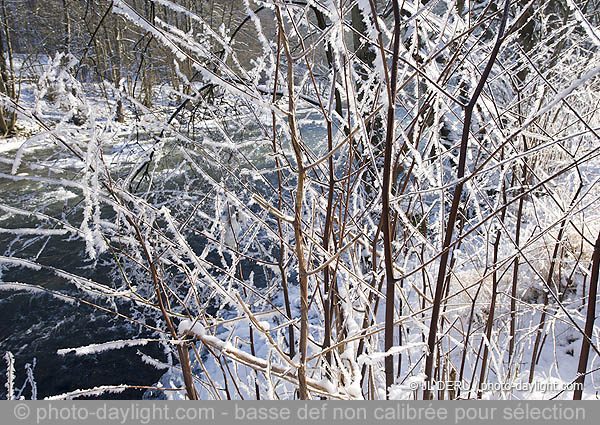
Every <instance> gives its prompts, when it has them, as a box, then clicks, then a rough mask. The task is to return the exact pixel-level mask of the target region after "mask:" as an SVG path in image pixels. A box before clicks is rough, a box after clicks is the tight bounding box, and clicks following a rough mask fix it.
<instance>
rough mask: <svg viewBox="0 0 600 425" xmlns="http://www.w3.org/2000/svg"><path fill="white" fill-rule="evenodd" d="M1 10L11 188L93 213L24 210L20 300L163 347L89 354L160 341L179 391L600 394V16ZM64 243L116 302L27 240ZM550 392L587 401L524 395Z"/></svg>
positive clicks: (325, 8) (263, 8)
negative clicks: (147, 334) (101, 274)
mask: <svg viewBox="0 0 600 425" xmlns="http://www.w3.org/2000/svg"><path fill="white" fill-rule="evenodd" d="M3 3H4V2H3ZM50 3H52V7H50ZM4 7H5V8H8V9H11V13H10V14H8V15H7V16H10V18H6V17H5V19H4V24H3V25H4V27H3V29H4V33H3V34H4V36H5V37H4V39H3V40H8V39H12V40H18V42H16V41H15V42H13V43H12V47H11V44H7V43H6V41H3V40H0V45H2V49H4V50H3V51H2V52H0V53H4V56H5V57H6V58H5V59H4V62H6V63H8V62H7V61H9V62H10V63H11V65H10V66H9V65H3V67H2V79H3V82H4V85H3V86H2V87H3V89H2V101H3V109H2V111H3V112H2V115H3V116H6V115H11V114H13V115H14V114H15V113H18V117H19V122H22V123H23V124H22V126H24V128H27V129H30V130H31V132H32V133H33V135H32V136H30V137H27V138H23V142H22V144H21V145H20V148H19V149H18V150H16V151H11V153H10V154H9V156H7V157H6V158H3V159H5V161H4V163H6V164H7V167H9V169H7V170H3V172H2V173H1V174H0V180H1V181H2V182H3V183H2V184H5V183H6V184H16V182H27V183H28V184H29V185H30V186H28V187H29V189H28V190H31V188H38V189H40V188H41V187H42V185H44V186H51V187H60V188H64V189H67V190H68V191H70V192H72V193H74V195H73V196H74V198H75V199H74V200H73V199H72V200H71V201H69V202H68V203H66V204H65V208H67V209H68V211H69V212H68V214H66V213H65V212H64V208H63V209H60V210H58V209H56V205H55V203H49V202H44V201H43V200H40V199H31V198H27V202H24V201H23V199H24V198H23V197H20V196H14V197H13V201H12V202H10V201H9V200H3V203H2V204H0V210H2V214H5V215H3V216H1V217H0V220H2V222H1V224H2V227H4V228H6V229H2V231H3V232H4V231H5V232H7V233H13V234H14V235H13V237H14V239H13V240H12V242H10V244H9V247H8V248H7V250H6V252H5V255H3V256H2V257H0V272H2V273H5V274H0V278H2V281H3V282H2V283H0V287H2V289H9V290H30V291H34V292H40V291H42V292H50V293H52V295H54V296H57V297H63V298H66V299H69V300H71V299H78V300H80V301H84V302H86V303H93V304H94V305H97V306H98V308H103V309H109V310H114V311H116V312H118V311H119V308H118V307H117V305H116V303H115V300H121V301H122V300H126V301H127V302H128V303H129V304H130V305H131V306H132V308H133V309H132V310H128V313H127V317H124V318H123V319H124V320H131V321H134V322H135V323H136V324H137V325H139V326H144V327H147V328H149V329H151V330H153V331H154V332H155V334H156V340H153V341H148V340H146V339H144V340H131V341H129V340H128V341H115V342H112V343H107V344H103V345H102V344H101V345H99V346H93V347H82V348H79V349H76V350H75V355H83V354H89V353H94V352H100V351H103V350H107V349H116V348H120V347H123V346H131V345H144V344H148V343H153V344H155V343H160V344H162V346H164V349H165V351H166V352H168V353H169V359H174V360H173V361H171V362H170V363H169V364H164V363H162V362H160V361H158V360H156V359H149V358H148V356H145V355H144V358H145V359H146V361H147V362H150V363H151V364H153V365H155V366H157V367H164V368H165V369H166V373H165V375H164V376H163V379H162V380H161V382H160V387H161V388H162V390H160V391H159V390H156V391H157V392H155V393H152V394H153V395H157V394H158V393H159V392H161V391H164V392H165V393H166V394H167V396H169V397H175V398H177V397H179V398H181V397H187V398H190V399H196V398H214V399H230V398H244V399H248V398H257V399H258V398H260V399H265V398H266V399H290V398H303V399H307V398H319V397H325V398H340V399H361V398H366V399H385V398H426V399H429V398H438V399H456V398H482V397H483V398H488V397H499V398H511V397H534V398H535V397H553V396H559V397H575V398H578V397H579V398H580V397H582V395H583V396H584V397H595V394H597V391H598V385H599V384H598V378H600V375H599V374H598V372H597V369H598V361H600V357H599V356H598V354H599V353H600V352H599V351H598V341H599V339H598V337H599V335H598V330H597V329H595V328H594V327H593V323H594V319H595V317H594V311H595V310H594V309H593V307H594V306H595V303H596V302H597V291H596V287H597V284H598V261H599V258H600V255H599V250H600V248H599V245H598V242H596V240H597V238H598V237H599V232H600V214H599V211H600V200H599V197H600V185H599V184H598V181H599V179H600V167H599V166H598V156H599V155H600V151H599V149H600V137H599V134H598V132H599V131H600V126H599V125H600V113H599V112H598V104H599V101H600V97H599V93H600V79H599V78H598V74H600V60H599V56H598V49H599V47H600V29H599V28H598V25H599V23H600V16H599V12H598V9H599V8H598V4H597V2H595V1H579V0H545V1H544V0H531V1H526V0H512V1H511V0H507V1H506V2H494V1H488V0H475V1H435V0H429V1H408V0H406V1H404V0H402V1H400V0H390V1H388V2H384V1H383V0H358V1H344V0H342V1H317V0H315V1H259V0H252V1H250V0H240V1H234V2H220V1H216V0H215V1H188V0H146V1H141V0H115V1H105V0H90V1H86V2H74V1H68V0H62V1H51V2H38V1H28V2H10V1H6V5H5V6H4ZM17 16H19V18H18V19H22V18H25V17H27V18H26V19H30V20H31V22H39V24H38V25H32V26H28V27H27V28H26V29H18V28H17V26H16V22H17V18H16V17H17ZM11 20H12V21H14V22H13V23H11ZM13 57H14V58H13ZM17 62H18V64H17ZM17 82H18V86H19V89H18V90H16V89H13V90H12V91H11V90H9V89H7V87H10V86H11V84H12V85H14V86H15V87H16V86H17V84H16V83H17ZM17 91H18V92H19V93H21V91H22V92H23V93H28V95H27V96H20V95H18V94H17ZM2 128H4V127H2ZM18 129H19V124H18V122H17V125H16V129H14V128H13V129H11V130H10V131H8V130H6V131H4V133H14V132H15V131H17V130H18ZM18 137H24V136H18ZM34 148H35V149H34ZM67 204H68V205H67ZM15 217H20V219H19V220H21V221H13V222H12V223H17V224H11V220H14V219H15ZM59 239H60V240H62V241H64V240H68V241H73V243H75V242H76V241H83V242H85V253H81V255H82V256H86V258H88V259H89V260H90V261H91V262H92V264H93V266H95V267H100V266H101V267H106V268H107V269H108V270H110V276H111V279H110V284H106V283H100V282H96V281H92V280H90V279H88V278H86V277H84V276H83V275H82V276H78V275H76V274H72V273H66V272H64V271H62V270H61V267H60V264H40V262H39V261H37V258H38V257H39V254H37V255H29V254H27V253H28V252H30V251H28V250H26V249H24V248H23V247H28V248H29V247H31V246H35V247H37V248H36V249H37V251H36V252H41V251H40V250H42V251H43V250H52V246H53V242H55V241H56V240H59ZM32 244H33V245H32ZM15 268H30V269H32V270H38V271H39V270H43V271H44V273H50V274H54V275H56V276H58V277H59V278H60V279H63V280H65V281H68V282H70V283H72V284H74V285H75V286H76V288H77V291H76V292H69V291H55V290H52V289H50V288H48V287H44V286H33V285H30V284H28V282H15V281H11V280H10V279H7V278H6V276H10V270H13V269H15ZM64 353H65V355H74V354H72V353H71V352H70V351H69V350H65V352H64ZM69 353H71V354H69ZM171 355H172V357H171ZM572 357H576V358H577V359H578V360H580V361H579V367H578V368H577V369H575V366H574V365H575V364H577V361H573V360H570V359H572ZM9 369H10V368H9ZM11 373H12V372H11ZM553 380H560V382H562V383H564V384H569V383H572V382H575V381H577V382H580V383H582V384H584V385H585V387H584V389H583V391H580V392H577V391H575V392H574V393H573V391H572V389H571V390H569V391H564V392H563V391H560V392H559V391H555V392H553V393H548V394H541V395H540V394H539V393H529V394H525V393H524V392H520V390H517V389H515V388H517V384H519V383H523V382H525V383H532V382H537V381H543V382H553ZM9 381H10V379H9ZM443 381H460V382H461V383H462V385H461V386H460V387H459V388H452V389H440V390H434V391H430V390H429V385H433V384H435V382H443ZM490 383H498V384H502V385H503V391H500V392H498V391H487V390H486V388H487V387H488V385H489V384H490ZM149 384H151V383H149ZM415 385H417V386H418V387H419V388H425V390H424V391H420V390H419V391H415ZM124 387H125V386H124ZM118 389H119V388H100V389H93V393H100V392H102V391H105V390H107V391H109V390H118ZM169 390H172V391H169ZM81 394H85V392H83V393H82V392H77V393H72V394H63V395H61V396H60V397H72V396H79V395H81ZM9 395H10V394H9Z"/></svg>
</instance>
